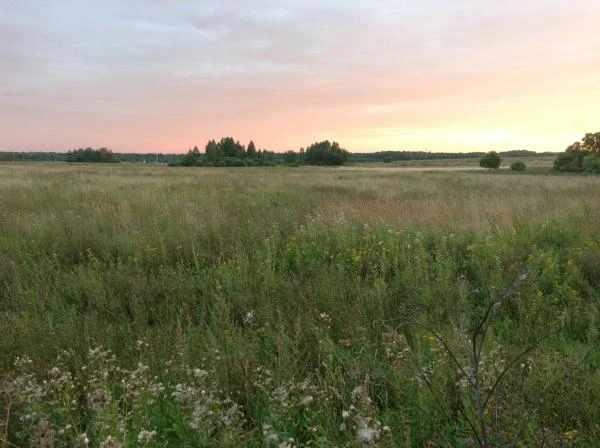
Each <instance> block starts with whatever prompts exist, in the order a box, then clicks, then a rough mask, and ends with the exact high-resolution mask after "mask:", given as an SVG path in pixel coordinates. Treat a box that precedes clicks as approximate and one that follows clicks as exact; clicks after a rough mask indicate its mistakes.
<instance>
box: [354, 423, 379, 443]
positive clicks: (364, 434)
mask: <svg viewBox="0 0 600 448" xmlns="http://www.w3.org/2000/svg"><path fill="white" fill-rule="evenodd" d="M376 434H377V431H375V430H374V429H373V428H369V427H362V428H359V429H358V431H356V439H357V440H358V441H359V442H361V443H372V442H374V441H375V436H376Z"/></svg>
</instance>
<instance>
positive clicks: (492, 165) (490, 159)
mask: <svg viewBox="0 0 600 448" xmlns="http://www.w3.org/2000/svg"><path fill="white" fill-rule="evenodd" d="M501 163H502V157H500V154H498V153H497V152H496V151H490V152H488V153H486V154H484V155H483V156H481V158H480V159H479V166H480V167H482V168H487V169H488V170H489V171H492V170H497V169H498V168H500V164H501Z"/></svg>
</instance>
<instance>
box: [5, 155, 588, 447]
mask: <svg viewBox="0 0 600 448" xmlns="http://www.w3.org/2000/svg"><path fill="white" fill-rule="evenodd" d="M515 160H516V159H515ZM518 160H524V159H521V158H519V159H518ZM524 161H525V163H526V164H527V165H528V166H531V167H550V166H551V165H552V161H553V158H535V159H530V160H524ZM510 163H512V162H511V161H509V160H505V161H504V162H503V167H504V168H506V167H508V166H509V165H510ZM476 167H478V160H460V161H431V162H419V163H416V162H414V163H400V162H396V163H391V164H381V165H377V166H373V165H354V166H349V167H341V168H316V167H298V168H282V167H277V168H242V169H235V168H232V169H225V168H189V169H188V168H167V167H165V166H134V165H125V164H122V165H118V166H114V165H113V166H103V165H66V164H59V163H56V164H16V163H0V312H1V313H2V319H1V320H0V322H1V323H0V392H1V395H0V446H3V441H4V442H6V443H5V445H6V446H40V447H49V446H86V445H85V443H84V442H83V441H84V439H87V440H88V441H89V446H100V444H101V443H103V442H104V443H105V445H104V446H139V445H144V446H157V447H158V446H160V447H164V446H172V447H181V446H232V447H237V446H252V447H253V446H281V447H283V446H290V447H291V446H298V447H300V446H323V447H326V446H352V447H363V446H375V445H377V446H385V447H396V446H414V447H423V446H428V447H434V446H451V447H456V446H471V445H473V444H474V445H476V446H477V445H479V446H483V445H484V444H486V443H487V444H488V446H523V447H526V446H527V447H528V446H581V447H588V446H589V447H592V446H596V445H595V444H597V441H598V440H600V427H599V426H598V422H600V353H599V350H598V348H599V346H600V339H599V331H600V312H599V303H600V292H599V291H600V226H599V225H598V223H599V222H600V194H599V193H600V178H599V177H592V176H587V177H584V176H566V175H562V176H535V175H529V174H527V173H525V174H513V173H509V172H508V171H506V172H503V171H500V172H499V173H487V172H485V170H482V169H478V171H476V172H473V171H471V169H473V168H476ZM113 442H114V445H108V443H113ZM512 444H514V445H512Z"/></svg>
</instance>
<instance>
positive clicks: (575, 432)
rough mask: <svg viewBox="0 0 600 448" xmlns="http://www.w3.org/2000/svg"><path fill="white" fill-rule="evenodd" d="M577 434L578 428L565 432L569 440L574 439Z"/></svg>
mask: <svg viewBox="0 0 600 448" xmlns="http://www.w3.org/2000/svg"><path fill="white" fill-rule="evenodd" d="M575 434H577V430H576V429H572V430H570V431H567V432H565V437H566V438H567V439H569V440H573V438H574V437H575Z"/></svg>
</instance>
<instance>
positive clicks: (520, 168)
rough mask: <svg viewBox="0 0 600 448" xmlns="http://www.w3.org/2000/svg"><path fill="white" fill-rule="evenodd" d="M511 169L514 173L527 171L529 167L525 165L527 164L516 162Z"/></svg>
mask: <svg viewBox="0 0 600 448" xmlns="http://www.w3.org/2000/svg"><path fill="white" fill-rule="evenodd" d="M510 169H511V170H512V171H525V170H526V169H527V165H525V163H523V162H521V161H518V162H514V163H513V164H512V165H511V166H510Z"/></svg>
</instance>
